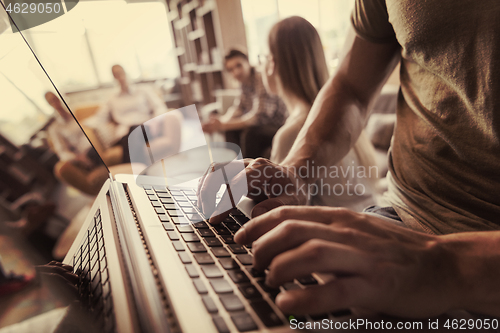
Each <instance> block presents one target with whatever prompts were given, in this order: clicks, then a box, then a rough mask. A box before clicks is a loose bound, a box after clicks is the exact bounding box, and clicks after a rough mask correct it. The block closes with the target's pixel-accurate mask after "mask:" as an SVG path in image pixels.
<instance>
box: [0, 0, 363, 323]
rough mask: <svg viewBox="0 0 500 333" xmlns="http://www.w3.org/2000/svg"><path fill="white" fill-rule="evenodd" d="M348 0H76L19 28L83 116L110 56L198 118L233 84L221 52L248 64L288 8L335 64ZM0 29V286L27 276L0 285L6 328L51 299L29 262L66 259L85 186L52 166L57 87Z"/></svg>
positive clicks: (107, 73)
mask: <svg viewBox="0 0 500 333" xmlns="http://www.w3.org/2000/svg"><path fill="white" fill-rule="evenodd" d="M353 5H354V1H353V0H308V1H303V0H158V1H138V0H127V1H124V0H110V1H104V0H101V1H90V0H83V1H79V2H78V4H77V5H76V6H75V7H74V8H73V9H72V10H70V11H68V12H67V13H66V14H64V15H62V16H60V17H58V18H56V19H54V20H52V21H49V22H47V23H44V24H41V25H38V26H36V27H33V28H30V29H27V30H24V31H22V34H23V35H24V37H25V39H26V41H27V42H28V43H29V46H30V47H31V48H32V50H33V51H34V53H35V54H36V56H37V57H38V60H39V61H40V63H41V64H42V65H43V68H44V69H45V71H46V72H47V73H48V75H49V76H50V79H51V80H52V81H53V83H54V84H55V85H56V87H57V89H58V90H59V92H60V93H61V94H62V96H63V98H64V100H65V101H66V103H67V105H68V106H69V108H70V109H71V111H72V112H73V113H74V115H75V116H76V117H77V118H78V120H80V121H82V122H83V121H85V119H87V118H90V117H92V116H93V115H94V114H95V113H96V112H97V111H98V110H99V108H101V107H102V106H103V105H105V103H106V102H107V101H108V100H109V99H110V98H112V96H114V95H116V94H117V92H118V91H119V90H120V87H119V85H118V84H117V83H116V81H115V79H114V77H113V74H112V72H111V67H112V66H113V65H115V64H119V65H121V66H122V68H123V69H124V70H125V72H126V74H127V78H128V81H129V83H130V84H133V85H134V86H142V87H146V88H147V89H149V90H150V91H154V94H155V95H156V96H157V97H158V98H159V100H160V101H161V103H163V104H164V106H165V107H166V108H167V109H177V108H180V107H183V106H187V105H191V104H195V105H196V107H197V110H198V111H199V112H200V116H201V117H204V116H205V114H204V113H206V112H212V111H214V110H216V111H218V112H219V113H221V114H223V113H224V112H225V111H226V109H227V108H228V107H229V106H230V105H232V102H233V99H234V98H235V97H236V96H237V95H238V94H239V90H238V88H239V84H238V82H236V80H235V79H233V78H232V77H231V76H230V75H229V73H227V72H226V71H225V70H224V54H225V53H226V52H227V51H228V50H229V49H230V48H232V47H235V46H236V47H238V48H241V49H243V50H246V51H247V52H248V55H249V61H250V64H251V65H257V62H258V57H257V56H258V54H262V53H263V52H266V49H267V35H268V32H269V29H270V28H271V27H272V26H273V24H274V23H276V22H278V21H279V20H280V19H283V18H286V17H289V16H293V15H297V16H302V17H304V18H305V19H307V20H308V21H309V22H310V23H312V25H313V26H314V27H315V28H316V29H317V30H318V32H319V34H320V36H321V39H322V43H323V46H324V52H325V55H326V59H327V63H328V66H329V70H330V73H333V72H334V70H335V68H336V66H337V65H338V61H339V60H338V57H339V53H340V51H341V49H342V46H343V43H344V41H345V37H346V32H347V29H348V27H349V25H350V11H351V10H352V8H353ZM0 31H1V34H0V100H1V104H0V256H1V259H0V260H1V264H2V266H3V271H4V274H3V278H2V274H0V286H1V284H2V281H7V280H8V278H9V276H10V277H11V278H12V277H17V278H18V279H21V280H22V279H23V277H24V278H26V280H27V285H28V287H27V288H26V289H25V290H24V291H20V292H16V293H13V294H9V293H7V294H9V295H7V296H3V295H1V294H0V327H3V326H6V325H9V324H12V323H14V322H18V321H21V320H23V319H26V318H29V317H31V316H33V315H35V314H38V313H41V312H45V311H48V310H50V309H52V308H56V307H57V306H59V305H60V301H58V300H57V299H55V298H54V297H53V295H51V294H50V292H48V291H47V290H41V289H40V288H39V286H37V284H36V283H31V284H30V283H28V282H29V281H28V280H30V278H31V277H32V276H33V275H34V270H33V267H32V264H33V263H36V264H43V263H46V262H48V261H50V260H52V259H61V258H63V257H64V255H65V253H66V252H65V251H67V250H68V248H69V245H70V244H71V241H72V239H74V237H75V236H76V233H77V232H78V230H79V226H80V225H81V221H82V220H83V219H84V217H85V214H86V212H87V211H88V209H89V205H90V203H91V202H92V200H93V198H94V196H93V195H90V194H88V193H87V194H86V193H85V192H84V191H80V190H78V189H76V188H74V187H72V186H70V185H68V184H65V183H64V182H61V181H60V180H59V178H58V177H56V176H55V175H54V167H55V166H56V164H57V163H58V162H59V159H60V158H59V156H58V154H57V153H56V152H55V151H54V145H53V142H51V139H50V135H49V133H48V129H49V128H50V126H52V124H53V123H54V122H55V121H56V118H57V112H56V110H55V109H54V107H53V106H51V105H49V103H48V102H47V100H46V97H45V94H46V92H54V93H56V91H55V89H54V87H53V86H52V84H51V82H50V81H49V79H48V78H47V76H46V75H45V73H44V70H43V69H42V68H41V67H40V65H39V63H38V62H37V60H36V59H35V57H34V56H33V54H32V53H31V51H30V49H29V48H28V46H27V45H26V43H25V41H24V40H23V38H22V36H21V34H20V33H19V32H15V31H13V30H12V28H11V25H10V23H9V21H8V16H7V15H6V13H5V11H4V10H3V9H2V10H1V11H0ZM56 95H57V93H56ZM207 110H208V111H207ZM89 147H90V145H89ZM68 244H69V245H68ZM0 272H1V271H0ZM9 272H11V273H12V274H11V275H9ZM2 279H3V280H2ZM23 281H24V280H23ZM30 281H31V280H30ZM58 302H59V303H58Z"/></svg>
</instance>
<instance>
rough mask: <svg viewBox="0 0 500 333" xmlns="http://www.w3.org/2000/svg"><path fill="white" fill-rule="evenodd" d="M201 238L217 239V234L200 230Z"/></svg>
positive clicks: (207, 230)
mask: <svg viewBox="0 0 500 333" xmlns="http://www.w3.org/2000/svg"><path fill="white" fill-rule="evenodd" d="M199 232H200V235H201V237H215V234H214V233H213V232H212V230H210V229H200V230H199Z"/></svg>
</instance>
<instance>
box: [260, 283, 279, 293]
mask: <svg viewBox="0 0 500 333" xmlns="http://www.w3.org/2000/svg"><path fill="white" fill-rule="evenodd" d="M257 283H258V284H259V286H260V287H261V288H262V290H264V291H265V292H266V293H269V294H271V295H278V294H279V293H280V289H279V288H274V287H270V286H268V285H267V284H266V281H265V280H260V281H257Z"/></svg>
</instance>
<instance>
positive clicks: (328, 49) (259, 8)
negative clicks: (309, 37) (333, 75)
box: [241, 0, 354, 71]
mask: <svg viewBox="0 0 500 333" xmlns="http://www.w3.org/2000/svg"><path fill="white" fill-rule="evenodd" d="M241 6H242V9H243V17H244V20H245V26H246V31H247V41H248V52H249V56H250V61H252V62H253V63H256V61H257V55H258V54H259V53H261V52H263V51H265V50H266V49H267V35H268V33H269V30H270V29H271V27H272V26H273V25H274V23H276V22H278V21H279V20H280V19H284V18H286V17H290V16H294V15H296V16H301V17H303V18H305V19H306V20H308V21H309V22H310V23H311V24H312V25H313V26H314V27H315V28H316V29H317V30H318V33H319V35H320V37H321V41H322V43H323V47H324V49H325V56H326V60H327V62H328V65H329V67H330V69H331V70H332V71H333V69H334V68H335V67H336V66H337V63H338V56H339V53H340V51H341V49H342V47H343V45H344V41H345V37H346V33H347V29H348V27H349V25H350V13H351V10H352V8H353V7H354V1H352V0H308V1H303V0H241Z"/></svg>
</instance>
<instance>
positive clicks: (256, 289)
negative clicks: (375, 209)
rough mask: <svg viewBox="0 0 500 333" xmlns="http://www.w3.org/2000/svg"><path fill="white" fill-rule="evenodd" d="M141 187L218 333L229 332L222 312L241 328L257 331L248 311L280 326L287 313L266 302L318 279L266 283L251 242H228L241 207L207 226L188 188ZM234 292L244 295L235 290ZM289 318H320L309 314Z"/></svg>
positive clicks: (241, 216)
mask: <svg viewBox="0 0 500 333" xmlns="http://www.w3.org/2000/svg"><path fill="white" fill-rule="evenodd" d="M144 190H145V192H146V194H147V195H148V198H149V200H150V202H151V204H152V205H153V207H154V209H155V211H156V213H157V214H158V217H159V219H160V221H161V222H162V224H163V228H164V229H165V232H166V233H167V235H168V237H169V238H170V240H171V241H172V244H173V246H174V248H175V250H176V251H177V253H178V255H179V259H180V261H181V262H182V263H183V264H184V267H185V269H186V271H187V273H188V275H189V276H190V277H191V279H192V281H193V285H194V287H195V289H196V290H197V292H198V293H199V294H200V297H201V300H202V301H203V304H204V305H205V307H206V310H207V311H208V313H210V314H212V319H213V322H214V325H215V327H216V328H217V330H218V331H219V332H220V333H223V332H229V329H228V327H227V325H226V322H225V320H224V318H222V317H221V316H220V315H219V314H220V313H221V312H223V311H226V312H227V313H228V314H229V316H230V318H231V320H232V322H233V323H234V325H235V326H236V328H237V329H238V330H239V331H240V332H246V331H252V330H257V329H258V326H257V324H256V323H255V321H254V319H253V318H252V316H251V315H250V314H249V312H248V310H249V309H251V310H253V312H254V313H255V315H256V316H257V317H258V318H259V319H260V321H261V322H262V323H263V324H264V325H265V326H266V327H278V326H282V325H284V324H285V323H287V319H290V318H291V317H290V316H288V315H284V314H282V313H280V312H276V311H275V310H274V309H273V307H272V306H271V304H273V303H274V300H275V298H276V296H277V295H278V294H279V293H280V291H281V289H285V290H291V289H297V288H305V287H306V286H309V285H314V284H317V283H318V281H317V280H316V279H315V278H314V277H313V276H309V277H305V278H302V279H299V280H295V281H293V282H289V283H287V284H285V285H284V286H282V287H281V289H280V288H271V287H269V286H267V285H266V284H265V278H266V273H265V272H258V271H256V270H254V269H253V267H252V260H253V259H252V258H253V257H252V249H251V245H247V246H243V245H239V244H236V243H235V242H234V240H233V237H234V234H235V233H236V232H237V231H238V230H239V229H240V228H241V226H242V225H244V224H245V223H246V222H248V221H249V219H248V218H247V217H246V216H245V215H244V214H243V213H242V212H241V211H239V210H237V209H233V210H232V211H231V213H230V214H229V217H227V218H226V219H225V220H224V221H223V222H222V223H221V224H219V225H210V224H209V223H207V221H206V219H205V217H204V216H203V214H202V213H201V212H200V211H199V210H198V209H197V197H196V193H195V192H194V190H193V189H171V188H169V189H167V188H166V187H164V186H163V187H157V186H154V187H153V186H144ZM202 275H203V276H205V277H206V278H207V279H208V281H209V283H208V284H207V283H206V282H205V281H204V280H203V279H200V276H202ZM209 289H211V290H212V291H213V292H214V293H215V295H216V296H217V297H218V298H219V300H220V303H221V304H222V306H221V307H219V306H217V304H216V302H214V300H213V297H212V296H211V295H209ZM235 290H239V292H240V293H241V295H242V296H243V297H240V296H239V295H237V294H235V293H234V291H235ZM246 305H248V306H246ZM345 314H346V313H342V315H345ZM336 315H339V314H325V315H322V316H321V319H323V318H329V316H336ZM316 317H318V318H319V316H316ZM293 318H296V319H298V320H302V321H307V320H309V321H314V320H321V319H315V318H313V317H310V316H303V317H297V316H295V317H293ZM332 318H333V317H332Z"/></svg>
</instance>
